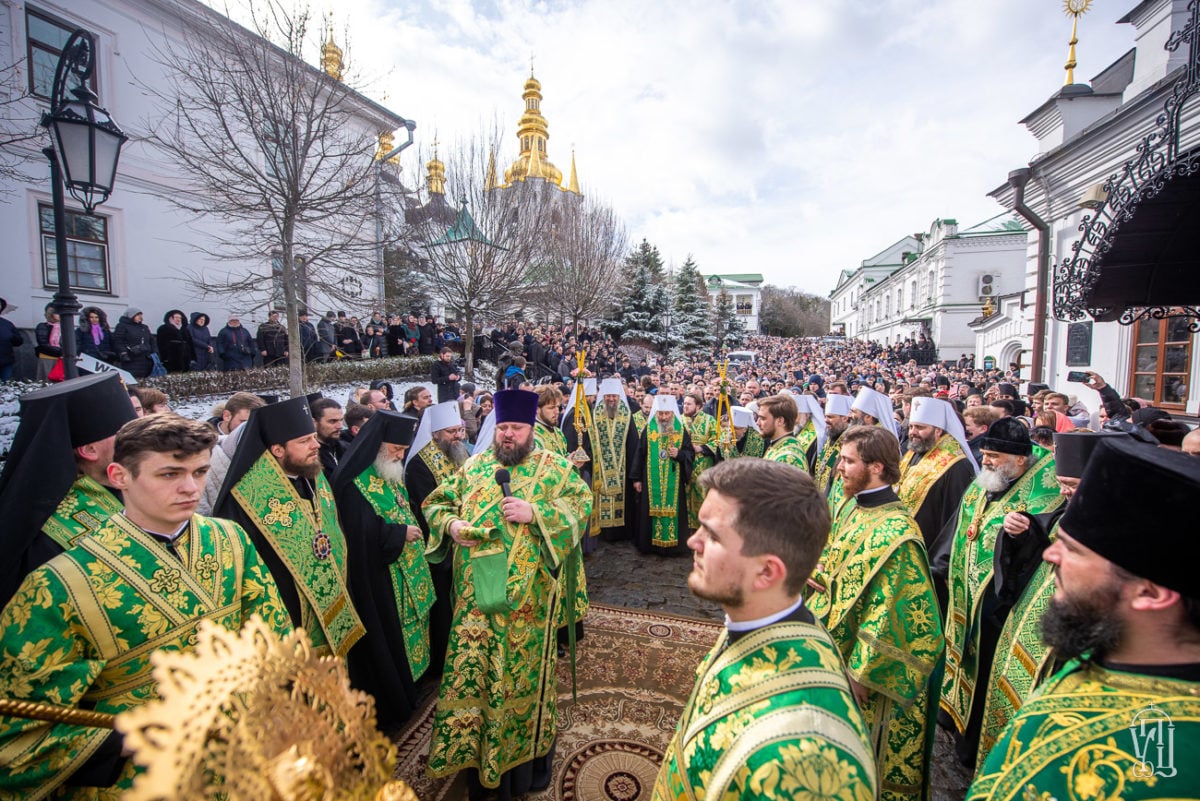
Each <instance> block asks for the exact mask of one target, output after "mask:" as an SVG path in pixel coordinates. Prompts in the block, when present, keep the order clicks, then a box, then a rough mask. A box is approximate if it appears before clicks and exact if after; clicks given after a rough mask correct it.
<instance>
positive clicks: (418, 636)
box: [354, 465, 435, 681]
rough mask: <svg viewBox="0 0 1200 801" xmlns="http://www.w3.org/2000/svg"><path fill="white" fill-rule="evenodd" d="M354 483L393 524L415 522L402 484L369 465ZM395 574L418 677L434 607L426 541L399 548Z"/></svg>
mask: <svg viewBox="0 0 1200 801" xmlns="http://www.w3.org/2000/svg"><path fill="white" fill-rule="evenodd" d="M354 486H356V487H358V491H359V492H361V493H362V496H363V497H364V498H365V499H366V500H367V503H369V504H371V508H372V509H374V510H375V514H377V515H379V516H380V517H382V518H383V519H384V520H386V521H387V522H389V523H391V524H392V525H394V526H415V525H417V519H416V518H415V517H413V513H412V510H411V509H410V508H409V505H408V491H407V490H405V489H404V485H403V484H399V483H392V482H389V481H384V480H383V478H382V477H381V476H380V475H379V471H378V470H376V469H375V465H370V466H368V467H367V469H366V470H364V471H362V472H361V473H359V475H358V478H356V479H354ZM388 568H389V569H388V572H389V573H390V574H391V576H392V593H393V596H394V597H395V599H396V612H397V613H398V614H399V615H400V624H401V628H402V630H403V631H404V653H405V655H406V656H407V657H408V667H409V670H410V671H411V672H412V677H413V680H414V681H415V680H416V679H419V678H420V677H421V675H422V674H423V673H424V672H425V670H426V668H428V667H429V611H430V610H431V609H433V601H434V597H435V595H434V591H433V577H432V576H431V575H430V573H429V563H428V562H426V561H425V545H424V543H422V542H410V543H407V544H406V545H405V546H404V549H403V550H402V551H401V552H400V558H399V559H397V560H396V561H395V562H392V564H391V565H389V566H388Z"/></svg>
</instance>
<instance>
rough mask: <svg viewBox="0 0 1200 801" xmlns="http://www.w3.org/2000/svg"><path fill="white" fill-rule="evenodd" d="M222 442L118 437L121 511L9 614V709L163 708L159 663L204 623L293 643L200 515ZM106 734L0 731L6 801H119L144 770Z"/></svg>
mask: <svg viewBox="0 0 1200 801" xmlns="http://www.w3.org/2000/svg"><path fill="white" fill-rule="evenodd" d="M216 439H217V434H216V432H215V431H214V430H213V429H212V428H211V427H210V426H208V425H207V424H206V423H202V422H198V421H194V420H187V419H185V418H183V417H177V416H175V415H162V414H156V415H151V416H149V417H143V418H140V419H138V420H134V421H133V422H130V423H128V424H126V425H125V426H124V427H123V428H122V429H121V431H120V433H119V434H118V435H117V439H116V443H115V445H114V460H113V462H112V464H110V466H109V468H108V476H109V480H110V481H111V482H112V485H113V486H114V487H115V488H117V489H118V490H120V491H121V492H122V494H123V498H124V511H123V512H121V513H118V514H115V515H113V516H112V517H110V518H109V519H108V521H107V522H106V523H105V524H104V525H103V526H101V527H100V528H99V529H97V530H96V531H94V532H92V533H90V534H85V535H83V536H81V537H79V538H77V539H76V540H75V543H74V545H72V546H71V548H69V549H68V550H67V551H65V552H64V553H62V554H60V555H58V556H56V557H55V558H53V559H51V560H50V561H49V562H47V563H46V564H44V565H42V566H41V567H39V568H38V569H36V570H34V571H33V572H32V573H30V574H29V575H28V576H26V578H25V580H24V582H23V583H22V584H21V586H20V588H19V589H18V590H17V593H16V595H15V596H14V597H13V599H12V600H11V601H10V602H9V603H8V605H7V606H6V607H4V611H3V612H2V613H0V697H3V698H8V699H14V700H20V701H32V702H38V703H42V704H50V705H52V706H59V707H70V708H76V709H88V710H94V711H96V712H103V713H109V714H116V713H119V712H121V711H123V710H126V709H130V708H132V707H135V706H139V705H141V704H144V703H146V702H148V701H151V700H153V699H155V698H156V697H157V691H156V684H155V681H154V679H153V678H152V677H151V674H150V671H151V656H152V655H153V654H154V652H156V651H186V650H188V649H189V648H191V647H192V642H193V641H194V637H195V635H196V630H197V627H198V626H199V624H200V621H202V620H211V621H214V622H216V623H218V624H220V625H222V626H224V627H226V628H228V629H230V630H233V631H237V630H240V629H241V627H242V625H243V624H244V623H245V622H246V621H247V620H248V619H249V618H250V616H251V615H254V614H257V615H259V616H261V617H262V618H263V620H265V621H266V623H267V625H268V626H270V627H271V628H273V629H274V630H275V631H276V632H278V633H279V634H280V635H284V634H287V633H289V632H290V631H291V630H292V626H291V622H290V621H289V620H288V617H287V611H286V610H285V609H284V607H283V603H282V602H281V600H280V598H279V593H278V591H277V590H276V588H275V583H274V581H272V580H271V575H270V573H269V572H268V571H267V568H266V566H265V565H264V564H263V562H262V561H261V560H260V559H259V557H258V554H257V553H256V552H255V549H254V546H253V545H252V544H251V543H250V541H249V539H248V538H247V537H246V534H245V532H243V531H242V530H241V529H240V528H239V527H238V526H237V525H235V524H233V523H230V522H229V521H227V520H216V519H212V518H207V517H202V516H200V515H197V514H195V509H196V506H197V504H198V503H199V500H200V493H201V492H202V490H203V488H204V479H205V473H206V472H207V471H208V464H209V458H210V457H209V452H210V451H211V449H212V446H213V445H214V444H215V442H216ZM122 750H123V748H122V738H121V735H120V734H119V733H117V732H115V731H113V730H110V729H101V728H95V727H89V726H79V725H71V724H65V723H54V724H51V723H43V722H40V721H36V720H31V719H25V718H17V717H4V718H0V797H3V798H14V799H15V798H20V799H34V800H35V801H36V799H41V798H46V797H50V796H53V797H54V798H72V799H113V801H115V799H117V798H119V797H120V795H121V793H122V792H123V791H124V790H127V789H128V788H129V787H130V785H131V783H132V782H133V779H134V777H135V775H136V774H137V772H138V770H139V769H138V768H136V767H135V765H134V763H133V762H132V761H131V760H129V759H127V758H125V757H124V756H123V755H122Z"/></svg>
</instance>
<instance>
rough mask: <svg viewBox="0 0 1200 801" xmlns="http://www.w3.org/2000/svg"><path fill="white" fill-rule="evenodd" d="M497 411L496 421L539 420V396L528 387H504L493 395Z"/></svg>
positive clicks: (529, 421)
mask: <svg viewBox="0 0 1200 801" xmlns="http://www.w3.org/2000/svg"><path fill="white" fill-rule="evenodd" d="M492 403H493V404H494V406H495V411H496V423H497V424H499V423H526V424H527V425H533V424H534V423H535V422H537V404H538V396H537V393H536V392H530V391H529V390H527V389H502V390H500V391H499V392H497V393H496V394H495V395H493V396H492Z"/></svg>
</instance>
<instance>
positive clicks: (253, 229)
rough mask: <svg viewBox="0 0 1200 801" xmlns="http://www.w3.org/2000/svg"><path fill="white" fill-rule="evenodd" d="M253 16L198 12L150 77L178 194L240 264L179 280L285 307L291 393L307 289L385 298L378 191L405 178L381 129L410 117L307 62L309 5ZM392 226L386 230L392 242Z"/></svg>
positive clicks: (272, 3) (315, 39)
mask: <svg viewBox="0 0 1200 801" xmlns="http://www.w3.org/2000/svg"><path fill="white" fill-rule="evenodd" d="M248 13H249V14H250V19H249V22H248V26H249V28H244V27H242V26H241V25H239V24H237V23H235V22H233V21H232V20H230V19H229V18H228V17H225V16H221V15H220V14H216V13H210V12H202V13H199V14H197V15H196V17H195V20H194V25H195V28H194V29H193V30H191V31H189V32H188V33H187V35H186V36H185V37H184V41H183V42H182V43H178V44H175V43H169V44H167V45H163V46H162V47H161V48H159V50H158V52H157V53H156V57H157V59H158V60H159V61H160V62H161V63H162V65H163V66H164V67H166V73H167V76H168V79H167V81H166V82H165V84H164V85H162V86H160V87H151V86H145V87H143V88H144V89H145V90H146V91H148V92H149V93H151V94H153V95H154V96H155V97H156V98H157V100H158V101H159V107H160V109H161V111H162V115H161V117H160V118H159V119H157V120H154V121H151V122H150V124H149V139H150V141H151V142H152V143H153V144H154V145H156V146H157V147H159V148H160V149H161V150H162V151H163V152H164V153H165V154H166V155H167V156H168V158H169V159H170V161H172V162H173V163H176V164H178V165H179V167H180V168H181V170H182V172H183V174H184V176H185V185H184V186H182V187H180V190H181V191H179V192H177V193H174V194H173V195H171V198H170V199H171V200H172V201H173V202H174V203H175V204H176V205H178V206H179V207H180V208H181V209H184V210H186V211H188V212H193V213H196V214H200V215H204V216H206V217H208V218H210V219H214V220H216V221H217V222H218V223H219V224H220V225H219V231H218V233H217V234H216V235H215V236H214V238H213V239H212V241H211V242H210V243H208V244H205V245H202V246H200V247H201V250H202V251H203V252H205V253H207V254H209V255H211V256H214V257H217V258H220V259H223V260H228V261H233V262H238V263H239V265H238V267H237V268H231V269H229V270H225V271H224V272H219V271H214V270H212V269H208V270H206V271H205V272H204V273H202V274H200V273H196V272H194V271H193V272H191V273H188V272H187V271H184V274H185V280H187V281H188V283H189V284H190V285H191V286H192V287H193V288H194V289H195V290H197V291H198V293H199V294H200V295H201V296H218V297H225V298H234V299H236V302H237V303H239V304H243V305H247V304H251V303H253V304H254V305H256V306H262V305H269V306H270V307H280V306H282V307H283V308H284V309H285V310H286V314H287V320H288V339H289V343H290V347H289V352H288V357H289V358H288V363H289V368H290V378H289V383H290V386H291V391H292V394H293V396H296V395H298V394H300V393H303V392H304V390H305V379H304V370H303V356H304V354H303V349H302V348H301V347H300V332H299V324H298V314H297V312H298V310H299V308H301V307H302V306H304V305H306V304H307V302H308V300H309V298H308V295H309V292H310V291H312V292H313V293H314V294H319V295H320V296H322V297H323V298H324V299H326V300H329V301H336V302H340V303H347V304H360V305H361V304H363V303H364V302H370V301H371V300H374V299H377V296H378V290H377V282H378V280H379V279H378V274H379V265H378V260H379V255H378V254H379V248H380V245H381V244H384V243H381V242H380V241H379V237H378V235H377V231H376V225H377V223H378V220H379V216H378V215H379V212H380V209H381V207H391V208H396V207H397V206H398V204H396V203H395V199H394V198H392V197H388V198H386V199H385V198H383V197H381V196H382V195H389V196H390V195H393V194H394V193H395V192H397V191H398V190H399V181H398V180H396V179H395V177H394V176H391V175H389V176H382V175H381V172H382V170H380V169H377V163H376V162H375V160H374V158H373V156H374V152H375V149H376V145H377V137H378V135H379V134H380V133H381V131H380V130H376V128H378V127H380V126H381V125H383V126H385V127H390V126H391V125H403V124H404V123H405V122H406V121H404V120H403V119H402V118H399V117H393V118H392V119H390V120H389V118H388V116H387V115H386V113H384V112H382V111H381V110H379V109H378V108H377V107H375V108H369V107H368V106H369V104H368V102H367V101H366V100H365V99H364V98H362V97H361V96H360V95H358V94H357V93H356V92H355V91H354V89H352V88H351V86H350V85H349V84H348V83H347V82H346V81H344V80H342V79H341V78H342V76H338V75H334V76H331V75H329V74H327V73H326V72H325V71H324V70H321V69H317V68H316V67H314V66H312V65H311V64H309V63H307V62H306V61H305V60H304V56H305V53H306V52H307V51H308V50H310V49H311V48H312V46H314V45H315V44H319V42H320V33H321V31H320V30H314V27H315V26H314V25H313V19H312V18H311V16H310V14H309V12H308V11H307V10H305V9H300V10H290V9H288V8H286V7H285V6H284V5H283V4H282V2H280V0H262V2H258V3H253V4H248ZM388 169H390V166H389V167H388ZM386 179H390V180H386ZM396 230H397V228H396V226H394V225H391V224H389V225H386V226H385V227H384V237H385V243H387V244H390V243H392V242H394V240H395V238H396V234H395V231H396ZM247 263H250V264H258V265H262V269H261V270H259V271H246V270H245V264H247ZM364 283H365V284H367V285H368V286H367V290H368V291H367V292H366V293H364V292H363V285H364ZM364 294H365V295H366V297H364ZM314 299H315V298H314Z"/></svg>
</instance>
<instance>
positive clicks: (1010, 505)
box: [941, 445, 1063, 732]
mask: <svg viewBox="0 0 1200 801" xmlns="http://www.w3.org/2000/svg"><path fill="white" fill-rule="evenodd" d="M1031 458H1032V459H1033V460H1034V462H1033V464H1032V465H1031V466H1030V467H1029V469H1028V470H1026V471H1025V473H1024V475H1022V476H1021V477H1020V478H1019V479H1017V481H1016V483H1014V484H1013V485H1012V486H1011V487H1009V489H1008V491H1007V492H1006V493H1004V495H1003V496H1001V497H1000V498H997V499H996V500H995V501H993V502H991V503H988V500H987V493H986V492H985V491H984V490H983V488H982V487H981V486H980V485H979V482H978V481H974V482H972V483H971V486H969V487H967V491H966V493H964V494H963V500H962V506H961V507H960V508H959V513H958V526H957V528H956V529H955V534H954V544H953V546H952V547H953V549H952V550H951V552H950V572H949V579H948V583H949V585H950V586H949V595H950V599H949V604H948V610H947V615H946V626H945V629H946V678H945V683H944V684H943V685H942V701H941V706H942V709H944V710H946V713H947V714H949V715H950V717H951V719H952V720H953V721H954V725H955V726H956V727H958V730H959V731H960V732H962V731H965V730H966V727H967V721H968V719H969V718H970V714H971V706H972V703H973V699H974V696H975V682H976V679H977V678H978V676H979V663H978V659H979V637H980V631H981V623H980V613H981V610H982V606H983V604H982V600H983V596H984V593H985V592H987V590H988V586H989V585H990V584H991V583H992V571H993V557H994V555H995V548H996V537H997V536H1000V534H1001V530H1000V527H1001V525H1002V524H1003V522H1004V516H1005V515H1007V514H1008V513H1009V512H1016V511H1024V512H1028V513H1029V514H1033V515H1036V514H1043V513H1045V512H1051V511H1054V510H1055V509H1057V508H1058V506H1059V505H1060V504H1061V503H1062V500H1063V499H1062V496H1061V495H1060V494H1059V489H1058V479H1057V477H1056V476H1055V473H1054V454H1053V453H1052V452H1050V451H1048V450H1046V449H1045V448H1042V447H1041V446H1039V445H1034V446H1033V456H1032V457H1031ZM979 703H983V698H982V697H981V698H980V699H979Z"/></svg>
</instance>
